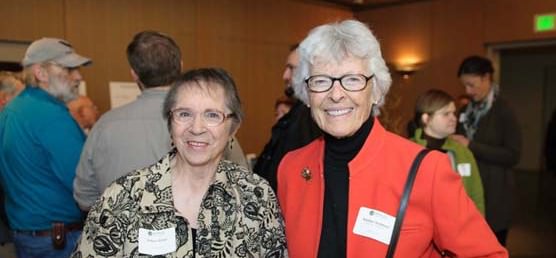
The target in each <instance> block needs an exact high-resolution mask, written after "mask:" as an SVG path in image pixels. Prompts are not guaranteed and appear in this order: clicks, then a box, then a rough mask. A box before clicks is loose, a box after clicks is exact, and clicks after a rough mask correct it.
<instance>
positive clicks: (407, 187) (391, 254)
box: [386, 149, 431, 258]
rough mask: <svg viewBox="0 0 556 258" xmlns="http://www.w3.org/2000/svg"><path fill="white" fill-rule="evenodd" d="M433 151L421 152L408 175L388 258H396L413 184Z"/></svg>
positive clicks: (387, 254) (389, 246)
mask: <svg viewBox="0 0 556 258" xmlns="http://www.w3.org/2000/svg"><path fill="white" fill-rule="evenodd" d="M429 151H431V150H430V149H423V150H421V151H420V152H419V153H418V154H417V156H416V157H415V160H413V164H411V168H410V169H409V174H408V175H407V181H405V186H404V189H403V194H402V199H401V201H400V208H399V209H398V214H397V215H396V222H395V223H394V229H393V231H392V236H391V237H390V245H388V252H387V253H386V258H392V257H394V252H395V251H396V245H397V244H398V238H399V237H400V229H401V227H402V222H403V218H404V216H405V210H406V208H407V203H408V202H409V194H411V189H412V188H413V183H414V182H415V177H416V176H417V170H419V166H420V165H421V161H422V160H423V158H424V157H425V156H426V155H427V153H429Z"/></svg>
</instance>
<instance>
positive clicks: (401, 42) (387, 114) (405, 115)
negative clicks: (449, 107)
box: [357, 2, 433, 134]
mask: <svg viewBox="0 0 556 258" xmlns="http://www.w3.org/2000/svg"><path fill="white" fill-rule="evenodd" d="M431 10H432V3H431V2H419V3H415V4H408V5H401V6H394V7H389V8H383V9H378V10H373V11H368V12H362V13H358V14H357V17H358V18H359V19H361V20H362V21H364V22H366V23H367V24H368V25H369V27H370V28H371V30H372V31H373V33H374V34H375V36H376V37H377V38H378V40H379V42H380V45H381V49H382V54H383V57H384V59H385V60H386V62H387V63H389V67H390V69H391V74H392V79H393V83H392V87H391V88H390V92H389V94H388V96H387V98H386V104H385V106H384V111H383V113H382V114H381V120H382V122H383V124H384V125H385V126H386V127H387V128H388V129H390V130H392V131H394V132H396V133H400V134H403V133H404V129H405V124H406V122H407V120H408V119H409V118H410V117H411V116H412V114H413V106H414V102H415V96H416V95H417V94H418V93H419V92H420V90H421V89H420V88H419V87H417V86H418V85H422V84H425V82H427V81H430V73H426V72H422V71H423V70H425V69H422V70H421V71H419V72H417V73H415V74H414V75H413V76H412V77H411V78H409V79H403V78H402V77H401V76H400V74H398V73H396V72H395V69H394V68H395V66H396V65H399V64H404V63H405V64H407V63H422V64H424V65H425V66H427V65H428V62H430V59H431V55H432V54H431V53H432V49H431V46H432V42H431V41H432V22H433V21H432V19H433V15H432V13H431Z"/></svg>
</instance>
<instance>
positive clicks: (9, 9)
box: [0, 0, 65, 42]
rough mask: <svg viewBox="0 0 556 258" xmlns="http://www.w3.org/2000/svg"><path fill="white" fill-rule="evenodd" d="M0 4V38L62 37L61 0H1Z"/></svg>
mask: <svg viewBox="0 0 556 258" xmlns="http://www.w3.org/2000/svg"><path fill="white" fill-rule="evenodd" d="M0 5H1V7H0V17H2V26H0V39H3V40H18V41H28V42H31V41H33V40H35V39H37V38H41V37H47V36H48V37H59V38H61V37H64V18H65V17H64V5H63V0H48V1H41V0H3V1H2V2H1V3H0Z"/></svg>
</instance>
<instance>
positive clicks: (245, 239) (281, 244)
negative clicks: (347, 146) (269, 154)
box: [72, 151, 288, 257]
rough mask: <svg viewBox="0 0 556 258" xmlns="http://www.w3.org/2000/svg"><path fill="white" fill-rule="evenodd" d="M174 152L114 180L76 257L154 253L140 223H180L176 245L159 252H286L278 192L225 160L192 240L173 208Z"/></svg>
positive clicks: (219, 254)
mask: <svg viewBox="0 0 556 258" xmlns="http://www.w3.org/2000/svg"><path fill="white" fill-rule="evenodd" d="M174 156H175V152H174V151H173V152H170V153H169V154H168V155H166V156H165V157H164V158H162V159H161V160H160V161H159V162H158V163H156V164H154V165H152V166H150V167H147V168H145V169H139V170H136V171H134V172H132V173H131V174H129V175H127V176H124V177H121V178H119V179H118V180H116V181H115V182H114V183H112V185H111V186H110V187H109V188H107V189H106V191H105V192H104V194H103V196H102V197H101V198H100V200H99V201H98V202H97V203H96V204H95V205H94V206H93V207H92V208H91V210H90V212H89V216H88V217H87V220H86V224H85V227H84V229H83V235H82V236H81V239H80V241H79V243H78V246H77V249H76V251H75V252H74V254H73V255H72V257H152V256H151V255H148V254H142V253H139V248H138V247H139V241H138V239H139V237H138V235H139V233H138V232H139V228H142V229H147V230H164V229H168V228H175V233H176V246H177V249H176V250H175V251H174V252H170V253H167V254H164V255H160V256H157V257H287V256H288V255H287V250H286V239H285V235H284V225H283V224H284V223H283V219H282V215H281V213H280V208H279V206H278V202H277V199H276V196H275V194H274V192H273V191H272V189H271V188H270V186H269V185H268V183H267V182H266V181H265V180H264V179H261V178H260V177H259V176H257V175H256V174H253V173H250V172H249V171H247V169H245V168H243V167H241V166H239V165H237V164H235V163H232V162H230V161H226V160H222V161H220V163H219V164H218V168H217V172H216V176H215V181H214V183H212V185H211V186H210V187H209V189H208V191H207V193H206V195H205V197H204V199H203V201H202V203H201V207H200V212H199V216H198V225H199V226H198V228H197V235H196V240H195V243H193V241H192V231H191V228H189V226H188V223H187V221H186V220H185V219H184V218H183V217H180V216H176V210H175V208H174V206H173V198H172V190H171V189H172V187H171V185H172V182H171V180H172V175H171V172H170V171H171V170H170V161H171V160H172V159H173V158H174ZM193 245H195V249H194V248H193ZM193 250H195V253H194V251H193Z"/></svg>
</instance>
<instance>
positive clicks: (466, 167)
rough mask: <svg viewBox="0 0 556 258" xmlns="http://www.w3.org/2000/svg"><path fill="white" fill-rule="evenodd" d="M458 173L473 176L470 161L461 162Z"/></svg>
mask: <svg viewBox="0 0 556 258" xmlns="http://www.w3.org/2000/svg"><path fill="white" fill-rule="evenodd" d="M458 173H459V175H460V176H471V164H469V163H459V164H458Z"/></svg>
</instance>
